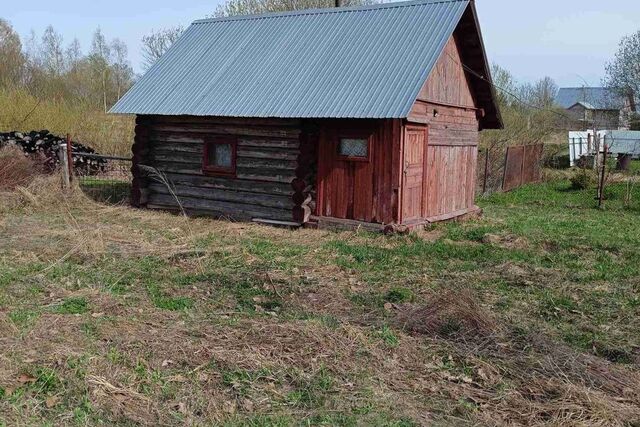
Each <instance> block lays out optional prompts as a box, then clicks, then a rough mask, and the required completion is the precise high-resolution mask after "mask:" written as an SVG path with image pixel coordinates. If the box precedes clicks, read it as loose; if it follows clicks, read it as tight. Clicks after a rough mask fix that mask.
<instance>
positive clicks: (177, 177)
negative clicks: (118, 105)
mask: <svg viewBox="0 0 640 427" xmlns="http://www.w3.org/2000/svg"><path fill="white" fill-rule="evenodd" d="M138 120H139V122H140V123H144V132H145V135H147V139H148V141H147V144H146V147H147V149H146V155H145V156H140V158H139V162H140V164H144V165H147V166H150V167H153V168H155V169H157V171H158V172H160V174H161V175H163V176H164V177H166V179H167V181H169V182H170V183H171V187H172V189H169V188H168V187H167V185H166V184H165V183H164V182H162V179H161V178H160V177H159V176H153V174H152V176H150V177H148V178H146V180H144V181H143V180H139V185H140V187H141V191H144V190H146V191H147V192H148V197H147V201H146V206H147V207H149V208H152V209H165V210H179V209H180V206H179V204H178V201H177V200H176V197H175V196H174V195H173V194H172V191H174V192H175V195H176V196H177V198H178V200H179V201H180V204H181V205H182V207H183V208H184V209H185V210H186V211H187V212H188V213H190V214H196V215H208V216H216V217H228V218H234V219H239V220H251V219H268V220H277V221H292V220H293V212H294V207H296V206H301V205H303V202H305V200H302V201H300V199H299V197H297V196H296V198H295V200H294V195H295V191H294V189H293V188H292V183H293V182H294V180H295V179H296V177H297V176H296V171H297V170H298V169H299V157H300V134H301V130H300V129H301V127H300V123H299V122H298V121H296V120H276V119H255V118H252V119H242V118H235V119H234V118H217V117H191V116H142V117H139V119H138ZM140 131H141V132H142V131H143V129H142V128H140ZM215 135H221V136H228V135H232V136H236V137H237V160H236V163H237V167H236V175H235V176H222V175H210V174H206V173H203V171H202V161H203V150H204V141H205V139H207V138H208V137H211V136H215ZM137 137H138V136H137V135H136V138H137ZM142 138H143V137H142V133H141V136H140V139H142ZM142 187H146V188H142Z"/></svg>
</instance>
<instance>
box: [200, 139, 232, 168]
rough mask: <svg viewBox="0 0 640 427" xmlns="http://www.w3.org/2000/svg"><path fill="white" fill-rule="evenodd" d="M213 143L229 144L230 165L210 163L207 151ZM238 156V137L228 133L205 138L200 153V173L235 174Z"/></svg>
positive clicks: (208, 151)
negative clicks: (201, 153)
mask: <svg viewBox="0 0 640 427" xmlns="http://www.w3.org/2000/svg"><path fill="white" fill-rule="evenodd" d="M215 145H231V166H229V167H224V166H216V165H210V164H209V163H208V161H209V153H210V151H211V149H212V147H213V146H215ZM237 156H238V138H237V137H235V136H230V135H215V136H210V137H208V138H205V140H204V150H203V155H202V173H203V174H204V175H221V176H232V177H235V176H236V160H237Z"/></svg>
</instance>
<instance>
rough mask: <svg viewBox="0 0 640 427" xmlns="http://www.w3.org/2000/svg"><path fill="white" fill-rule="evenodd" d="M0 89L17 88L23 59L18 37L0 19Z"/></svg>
mask: <svg viewBox="0 0 640 427" xmlns="http://www.w3.org/2000/svg"><path fill="white" fill-rule="evenodd" d="M0 58H2V59H0V88H3V87H10V86H17V85H18V84H19V83H20V81H21V79H22V77H23V71H24V66H25V57H24V55H23V53H22V43H21V42H20V37H19V36H18V34H17V33H16V32H15V31H14V30H13V27H11V24H9V23H8V22H7V21H5V20H4V19H2V18H0Z"/></svg>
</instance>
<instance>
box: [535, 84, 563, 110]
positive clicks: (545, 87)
mask: <svg viewBox="0 0 640 427" xmlns="http://www.w3.org/2000/svg"><path fill="white" fill-rule="evenodd" d="M557 94H558V85H557V84H556V82H555V81H553V79H552V78H551V77H544V78H543V79H540V80H538V81H537V82H536V84H535V85H534V87H533V105H535V106H536V107H539V108H551V107H553V104H554V102H555V99H556V95H557Z"/></svg>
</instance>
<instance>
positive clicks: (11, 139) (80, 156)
mask: <svg viewBox="0 0 640 427" xmlns="http://www.w3.org/2000/svg"><path fill="white" fill-rule="evenodd" d="M63 143H66V139H65V138H63V137H60V136H56V135H53V134H51V133H50V132H49V131H48V130H41V131H31V132H29V133H22V132H8V133H1V132H0V148H2V147H4V146H17V147H19V148H20V149H22V151H23V152H24V153H25V155H27V156H34V157H38V158H40V159H41V161H42V162H43V164H44V166H45V167H46V168H47V169H48V170H50V171H53V170H54V169H55V168H56V167H57V166H58V165H59V163H60V158H59V156H58V152H59V149H60V144H63ZM71 146H72V153H73V155H72V158H73V167H74V170H75V173H76V174H78V175H96V174H98V173H99V172H102V171H104V170H105V167H106V166H107V160H105V159H101V158H96V157H93V156H91V155H95V154H96V151H95V150H94V149H93V148H91V147H88V146H86V145H83V144H80V143H78V142H75V141H74V142H72V143H71Z"/></svg>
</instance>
